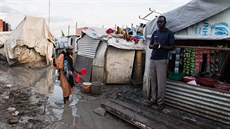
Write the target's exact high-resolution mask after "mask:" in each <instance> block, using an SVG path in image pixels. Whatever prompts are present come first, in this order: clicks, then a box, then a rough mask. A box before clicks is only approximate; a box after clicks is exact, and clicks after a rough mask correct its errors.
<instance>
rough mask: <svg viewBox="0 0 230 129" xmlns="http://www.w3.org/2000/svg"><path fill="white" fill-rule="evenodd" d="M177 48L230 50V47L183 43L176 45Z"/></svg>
mask: <svg viewBox="0 0 230 129" xmlns="http://www.w3.org/2000/svg"><path fill="white" fill-rule="evenodd" d="M175 47H177V48H196V49H197V48H198V49H211V50H224V51H230V48H218V47H208V46H181V45H175Z"/></svg>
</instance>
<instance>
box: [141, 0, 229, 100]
mask: <svg viewBox="0 0 230 129" xmlns="http://www.w3.org/2000/svg"><path fill="white" fill-rule="evenodd" d="M229 8H230V1H229V0H212V1H211V0H193V1H191V2H189V3H187V4H186V5H184V6H181V7H179V8H177V9H175V10H172V11H170V12H167V13H165V14H163V15H164V16H166V18H167V25H166V27H167V28H168V29H170V30H171V31H173V32H178V31H181V30H183V29H185V28H187V27H189V26H192V25H195V24H196V23H199V22H200V21H203V20H205V19H208V18H210V17H212V16H214V15H217V14H219V13H221V12H222V11H224V10H227V9H229ZM156 21H157V19H154V20H152V21H150V22H149V23H147V25H146V27H145V30H144V35H145V38H146V41H147V44H149V43H150V39H149V37H150V36H151V35H152V33H153V32H154V31H155V30H156V29H157V24H156ZM147 46H148V45H147ZM151 51H152V50H151V49H149V48H148V47H146V63H145V68H146V69H145V74H144V80H143V92H144V95H145V96H146V97H148V96H149V89H150V84H149V65H150V55H151Z"/></svg>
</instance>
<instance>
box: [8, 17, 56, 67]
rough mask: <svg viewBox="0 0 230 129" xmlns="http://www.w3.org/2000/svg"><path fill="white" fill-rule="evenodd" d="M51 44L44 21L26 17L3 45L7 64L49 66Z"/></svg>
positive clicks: (48, 31)
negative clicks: (43, 64) (44, 64)
mask: <svg viewBox="0 0 230 129" xmlns="http://www.w3.org/2000/svg"><path fill="white" fill-rule="evenodd" d="M53 43H54V41H53V36H52V34H51V32H50V30H49V27H48V26H47V24H46V22H45V19H44V18H40V17H31V16H27V17H25V18H24V19H23V21H22V22H21V23H20V24H19V25H18V26H17V28H16V29H15V30H14V31H12V33H11V34H10V37H9V39H8V40H7V41H6V42H5V43H4V51H5V54H6V58H7V61H8V64H9V65H12V64H14V63H26V64H32V65H33V64H34V65H35V64H40V63H46V64H47V65H48V64H51V63H52V54H53ZM34 65H33V66H34Z"/></svg>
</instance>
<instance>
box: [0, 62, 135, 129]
mask: <svg viewBox="0 0 230 129" xmlns="http://www.w3.org/2000/svg"><path fill="white" fill-rule="evenodd" d="M0 75H1V76H0V129H63V128H66V129H67V128H68V129H70V128H74V129H118V128H119V129H135V128H136V127H134V126H132V125H130V124H128V123H127V122H124V121H123V120H121V119H119V118H117V117H115V116H113V115H111V114H109V113H105V115H104V116H100V115H98V114H95V113H94V112H93V111H94V110H95V109H96V108H98V107H100V106H101V103H104V102H106V101H107V100H108V99H112V98H116V96H117V93H119V92H123V91H129V90H131V89H133V87H132V86H128V85H116V86H112V85H110V86H103V87H102V94H101V95H92V94H87V93H83V92H82V91H81V88H80V87H79V86H78V85H79V84H77V85H76V86H74V87H73V94H72V95H71V97H70V101H69V102H68V103H67V104H63V98H62V89H61V87H60V81H59V80H57V77H56V76H55V75H54V74H53V69H51V68H50V67H48V68H42V69H29V68H25V67H9V66H7V65H6V64H4V62H0Z"/></svg>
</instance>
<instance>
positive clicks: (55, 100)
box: [48, 76, 80, 127]
mask: <svg viewBox="0 0 230 129" xmlns="http://www.w3.org/2000/svg"><path fill="white" fill-rule="evenodd" d="M54 78H55V79H53V80H54V82H55V83H54V85H53V88H52V90H51V92H50V94H49V95H48V97H49V99H48V102H49V104H50V105H51V106H52V107H53V108H52V112H53V114H54V115H55V116H56V117H57V118H58V120H62V121H63V122H64V123H65V124H68V125H70V126H71V127H76V120H77V119H76V118H77V117H80V116H79V115H78V114H77V106H76V105H77V104H78V102H79V99H80V97H79V96H78V94H77V91H76V90H73V93H72V95H70V98H69V102H67V103H66V104H64V102H63V92H62V88H61V86H60V81H58V80H57V77H56V76H54ZM66 120H68V121H66Z"/></svg>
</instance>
